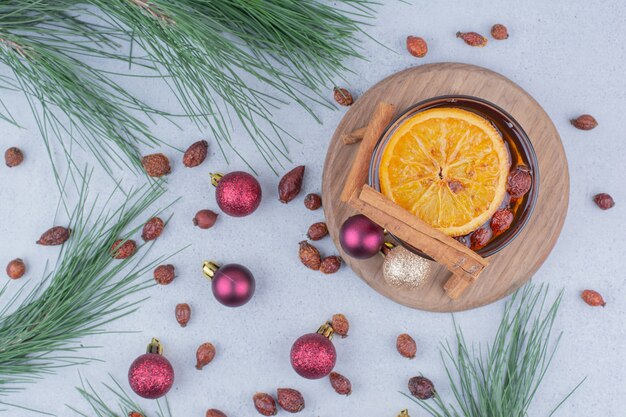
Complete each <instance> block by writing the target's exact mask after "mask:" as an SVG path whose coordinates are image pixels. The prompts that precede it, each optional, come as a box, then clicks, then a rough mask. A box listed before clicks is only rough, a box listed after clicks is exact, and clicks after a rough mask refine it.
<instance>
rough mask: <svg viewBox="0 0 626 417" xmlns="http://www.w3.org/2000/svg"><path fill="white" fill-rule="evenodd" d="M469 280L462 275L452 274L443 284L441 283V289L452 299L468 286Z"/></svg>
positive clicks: (457, 296)
mask: <svg viewBox="0 0 626 417" xmlns="http://www.w3.org/2000/svg"><path fill="white" fill-rule="evenodd" d="M470 284H471V282H470V281H469V280H467V279H465V277H464V276H461V275H455V274H453V275H452V276H451V277H450V278H448V280H447V281H446V283H445V284H443V290H444V291H445V292H446V294H447V295H448V297H450V298H452V299H453V300H456V299H458V298H459V297H460V296H461V295H463V293H464V292H465V290H466V289H467V288H468V287H469V286H470Z"/></svg>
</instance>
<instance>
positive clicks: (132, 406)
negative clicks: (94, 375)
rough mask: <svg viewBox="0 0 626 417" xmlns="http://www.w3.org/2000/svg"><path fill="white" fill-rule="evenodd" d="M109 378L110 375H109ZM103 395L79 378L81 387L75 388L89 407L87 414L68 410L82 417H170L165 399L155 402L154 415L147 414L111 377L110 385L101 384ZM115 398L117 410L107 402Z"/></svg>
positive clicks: (76, 409) (73, 408) (168, 406)
mask: <svg viewBox="0 0 626 417" xmlns="http://www.w3.org/2000/svg"><path fill="white" fill-rule="evenodd" d="M109 376H110V375H109ZM103 386H104V392H105V394H104V395H103V394H100V393H99V392H98V391H97V390H96V388H95V387H94V386H93V385H92V384H90V383H89V381H83V379H82V378H81V386H80V387H76V389H77V390H78V392H79V393H80V395H81V396H82V397H83V399H84V400H85V402H86V403H87V404H88V406H89V411H88V412H83V411H79V409H78V408H76V407H74V406H70V405H68V408H69V409H70V410H72V411H74V412H75V413H76V414H77V415H80V416H83V417H92V416H95V417H128V416H129V415H130V413H131V412H133V411H134V412H137V413H141V415H143V416H149V415H156V417H172V411H171V409H170V405H169V402H168V401H167V397H166V398H164V399H163V400H160V399H159V400H156V406H157V410H156V412H155V413H154V414H147V413H146V412H144V411H143V410H142V408H141V407H140V406H139V405H138V404H137V403H136V402H134V401H133V399H132V398H131V396H130V395H129V394H128V392H127V391H125V390H124V388H123V387H122V386H121V385H120V383H119V382H117V381H116V380H115V379H114V378H113V377H112V376H111V383H109V384H103ZM111 396H113V397H114V398H116V400H115V403H116V405H117V410H119V412H118V411H117V410H116V409H114V406H112V405H110V404H112V403H113V402H112V401H110V400H109V397H111Z"/></svg>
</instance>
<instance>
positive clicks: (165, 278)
mask: <svg viewBox="0 0 626 417" xmlns="http://www.w3.org/2000/svg"><path fill="white" fill-rule="evenodd" d="M174 278H176V268H174V265H171V264H167V265H159V266H157V267H156V268H155V270H154V280H155V281H156V282H157V284H161V285H167V284H169V283H171V282H172V281H174Z"/></svg>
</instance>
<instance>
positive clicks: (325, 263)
mask: <svg viewBox="0 0 626 417" xmlns="http://www.w3.org/2000/svg"><path fill="white" fill-rule="evenodd" d="M339 268H341V258H340V257H339V256H327V257H325V258H324V259H322V263H321V264H320V272H321V273H323V274H334V273H335V272H337V271H339Z"/></svg>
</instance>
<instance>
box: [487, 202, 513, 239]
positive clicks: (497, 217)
mask: <svg viewBox="0 0 626 417" xmlns="http://www.w3.org/2000/svg"><path fill="white" fill-rule="evenodd" d="M511 223H513V213H511V210H509V209H501V210H498V211H496V212H495V213H494V214H493V217H492V218H491V230H492V231H493V234H494V235H495V236H498V235H499V234H501V233H503V232H504V231H505V230H507V229H508V228H509V227H511Z"/></svg>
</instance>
